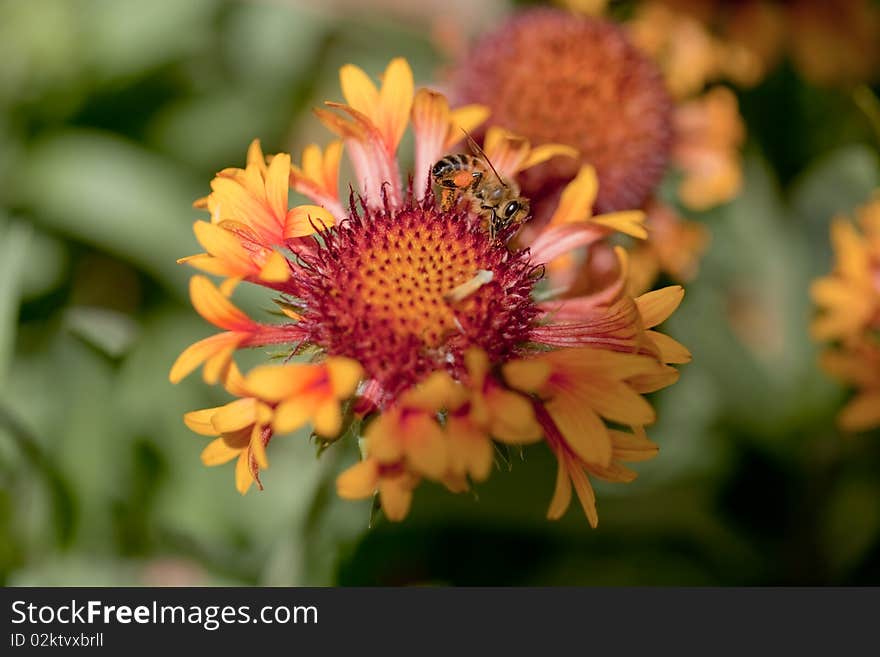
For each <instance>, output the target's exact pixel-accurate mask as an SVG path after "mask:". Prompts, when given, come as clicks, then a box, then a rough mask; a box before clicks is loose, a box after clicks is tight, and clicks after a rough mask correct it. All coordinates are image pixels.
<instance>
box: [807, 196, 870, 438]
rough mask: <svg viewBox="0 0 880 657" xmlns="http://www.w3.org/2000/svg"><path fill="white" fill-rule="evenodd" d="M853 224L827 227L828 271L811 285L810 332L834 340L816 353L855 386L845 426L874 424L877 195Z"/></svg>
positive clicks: (856, 427) (854, 427)
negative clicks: (829, 244) (815, 312)
mask: <svg viewBox="0 0 880 657" xmlns="http://www.w3.org/2000/svg"><path fill="white" fill-rule="evenodd" d="M856 217H857V221H856V224H855V225H854V224H853V223H852V222H851V221H850V220H849V219H847V218H845V217H837V218H835V219H834V223H833V224H832V226H831V239H832V244H833V247H834V254H835V266H834V271H833V272H832V273H831V274H830V275H828V276H825V277H823V278H820V279H818V280H817V281H816V282H815V283H813V286H812V288H811V293H812V296H813V300H814V301H815V302H816V305H817V306H818V309H819V316H818V317H816V319H815V320H814V321H813V325H812V333H813V336H814V337H815V338H816V339H817V340H819V341H821V342H836V343H838V346H837V347H834V348H830V349H828V350H827V351H826V352H825V353H824V354H823V356H822V366H823V367H824V368H825V370H826V371H827V372H828V373H829V374H831V375H832V376H834V377H836V378H838V379H840V380H841V381H842V382H843V383H846V384H849V385H852V386H853V387H855V388H856V390H857V394H856V396H855V397H854V398H853V399H852V400H851V401H850V402H849V403H848V404H847V405H846V407H845V408H844V409H843V410H842V411H841V412H840V415H839V418H838V419H839V422H840V425H841V426H842V427H843V428H845V429H849V430H864V429H869V428H871V427H875V426H880V343H878V335H880V196H878V195H876V194H875V198H874V199H873V200H872V201H870V202H869V203H867V204H866V205H864V206H862V207H860V208H858V210H857V211H856Z"/></svg>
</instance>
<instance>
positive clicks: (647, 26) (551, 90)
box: [451, 5, 744, 291]
mask: <svg viewBox="0 0 880 657" xmlns="http://www.w3.org/2000/svg"><path fill="white" fill-rule="evenodd" d="M572 8H574V9H586V10H587V11H586V13H596V12H595V11H594V10H595V9H597V7H594V6H593V5H590V7H586V8H581V7H580V6H577V7H572ZM671 28H672V26H669V25H663V24H658V23H657V21H656V20H655V19H654V17H652V16H650V15H649V16H648V17H647V18H642V19H639V20H638V21H635V22H633V23H632V24H631V25H629V26H628V29H627V30H624V29H622V28H621V27H620V26H618V25H617V24H615V23H614V22H612V21H610V20H607V19H604V18H598V17H591V16H580V15H578V14H572V13H568V12H564V11H561V10H553V9H533V10H528V11H524V12H521V13H519V14H518V15H516V16H514V17H513V18H511V19H508V20H507V21H505V22H503V23H502V24H500V25H498V26H496V27H495V28H494V29H493V30H492V31H491V32H489V33H487V34H485V35H483V36H481V37H480V38H479V40H478V41H477V43H476V45H475V46H474V47H473V48H472V49H471V51H470V52H469V53H467V54H466V55H465V56H464V57H463V58H462V59H461V60H460V61H459V63H458V65H457V67H456V68H455V69H454V72H453V73H452V80H451V87H452V89H453V92H452V93H453V95H454V96H455V97H456V98H459V99H460V100H462V101H467V102H479V103H483V104H485V105H487V106H488V107H490V108H491V110H492V117H493V121H495V122H497V123H498V124H500V125H502V126H504V127H506V128H508V129H510V130H513V131H514V132H517V133H520V134H523V135H525V136H526V137H528V138H529V139H531V140H533V141H535V142H536V143H543V142H560V143H565V144H571V145H572V146H574V147H576V148H577V149H578V151H579V153H580V162H582V163H589V164H590V165H592V166H594V167H595V168H596V170H597V173H598V176H599V190H600V191H599V195H598V196H597V199H596V207H597V208H599V209H600V210H602V209H606V210H607V209H612V210H613V209H617V208H620V207H644V208H645V209H646V210H647V211H648V222H647V226H648V229H649V238H648V240H647V242H646V244H645V245H644V246H641V247H638V257H637V258H635V259H634V261H633V276H634V278H635V279H636V282H637V283H638V285H633V289H635V290H638V291H643V290H645V289H650V286H651V285H652V284H653V283H654V280H655V279H656V277H657V275H659V274H660V273H661V272H663V273H664V274H666V275H667V276H671V277H672V278H673V279H675V280H679V281H682V280H688V279H689V278H690V277H692V276H693V275H695V273H696V271H697V263H698V262H699V257H700V255H701V253H702V251H703V250H704V248H705V246H706V244H707V243H708V230H707V229H706V228H705V227H704V226H702V225H700V224H696V223H693V222H691V221H687V220H685V219H684V218H682V217H681V216H680V213H679V211H678V210H677V209H676V208H675V207H674V205H673V204H671V203H669V202H667V201H666V200H664V199H662V198H661V193H660V183H661V182H662V181H663V180H664V178H667V177H669V176H670V175H671V174H672V170H673V168H674V169H675V170H676V171H677V174H678V175H679V176H680V178H681V182H680V183H679V186H678V202H679V203H680V204H681V205H683V206H685V207H688V208H692V209H696V210H706V209H708V208H711V207H713V206H716V205H718V204H721V203H724V202H726V201H729V200H730V199H732V198H733V197H734V196H735V195H736V194H737V192H738V191H739V189H740V185H741V163H740V148H741V145H742V141H743V139H744V129H743V125H742V120H741V118H740V116H739V111H738V107H737V101H736V98H735V96H734V95H733V94H732V93H731V92H730V91H728V90H725V89H723V88H716V89H711V90H710V91H709V92H707V93H706V94H705V96H701V97H698V98H692V96H695V95H697V94H698V93H701V92H702V91H703V87H704V85H705V83H706V80H707V78H706V77H704V76H700V77H699V79H697V80H695V81H693V82H692V83H688V84H687V86H686V87H684V88H683V87H682V85H681V84H680V83H679V80H678V76H679V74H680V71H679V69H683V70H687V71H688V72H692V71H693V70H694V69H693V67H694V66H695V62H694V53H681V54H679V55H677V57H676V58H675V59H674V60H673V59H670V58H669V57H666V56H665V55H666V50H665V49H664V48H663V47H662V46H663V45H665V44H666V40H668V41H669V43H675V44H681V43H683V40H684V38H683V37H680V35H673V33H672V32H673V30H672V29H671ZM658 37H659V39H660V40H663V44H660V43H655V42H656V41H658ZM585 44H589V47H585ZM679 58H684V59H685V60H687V65H686V66H682V65H681V64H680V61H679ZM676 101H678V102H677V104H676ZM575 169H576V164H575V163H573V162H567V161H563V160H558V161H554V162H551V163H548V164H547V165H544V166H542V167H540V168H538V169H537V170H536V171H534V172H532V173H530V174H529V175H527V176H525V177H524V180H523V185H524V190H525V191H526V193H528V194H530V195H531V197H532V198H533V203H534V205H535V207H536V219H537V222H538V225H540V222H541V220H542V210H543V212H544V213H545V214H546V209H543V208H542V202H543V204H544V205H547V206H550V205H552V199H554V198H555V197H556V195H558V193H559V185H561V184H562V183H563V182H564V181H566V180H567V179H570V178H571V177H573V175H574V171H575ZM545 218H546V217H545ZM655 224H657V229H656V230H654V228H655ZM673 225H674V227H673ZM685 235H688V236H690V237H684V236H685ZM664 241H665V242H666V243H665V244H664V243H663V242H664ZM683 249H686V251H685V252H682V253H681V255H680V256H678V257H677V258H676V259H677V262H675V263H673V262H672V260H671V259H670V258H669V257H663V256H662V255H661V254H669V253H670V252H672V251H676V252H681V251H682V250H683ZM591 266H592V265H591V262H590V260H589V259H587V260H586V264H585V268H589V267H591ZM581 278H582V279H584V280H588V279H589V278H590V274H589V272H587V271H585V272H584V273H583V274H582V276H581Z"/></svg>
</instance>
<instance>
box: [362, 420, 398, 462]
mask: <svg viewBox="0 0 880 657" xmlns="http://www.w3.org/2000/svg"><path fill="white" fill-rule="evenodd" d="M402 434H403V430H402V428H401V427H400V413H399V412H397V411H395V410H391V411H387V412H385V413H382V414H381V415H380V416H379V417H377V418H376V419H374V420H373V421H372V422H371V423H370V424H369V425H368V426H367V429H366V431H365V432H364V439H365V440H366V445H367V452H368V453H369V454H370V456H374V457H375V458H376V460H377V461H378V462H379V463H396V462H397V461H399V460H400V459H401V458H402V456H403V435H402Z"/></svg>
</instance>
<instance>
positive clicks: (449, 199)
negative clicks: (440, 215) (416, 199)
mask: <svg viewBox="0 0 880 657" xmlns="http://www.w3.org/2000/svg"><path fill="white" fill-rule="evenodd" d="M456 196H457V194H456V192H455V190H454V189H449V188H448V187H442V188H441V189H440V210H441V211H442V212H446V211H447V210H449V209H450V208H451V207H452V206H453V205H454V204H455V197H456Z"/></svg>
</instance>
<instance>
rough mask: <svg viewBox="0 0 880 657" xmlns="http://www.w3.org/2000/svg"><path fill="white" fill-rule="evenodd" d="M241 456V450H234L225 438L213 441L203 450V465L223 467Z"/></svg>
mask: <svg viewBox="0 0 880 657" xmlns="http://www.w3.org/2000/svg"><path fill="white" fill-rule="evenodd" d="M239 454H241V448H238V449H236V448H234V447H232V446H230V445H229V443H227V442H226V441H225V440H223V438H217V439H216V440H212V441H211V442H210V443H208V445H207V446H206V447H205V449H203V450H202V454H201V459H202V463H204V464H205V465H207V466H214V465H223V464H224V463H229V462H230V461H231V460H232V459H234V458H235V457H236V456H238V455H239Z"/></svg>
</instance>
